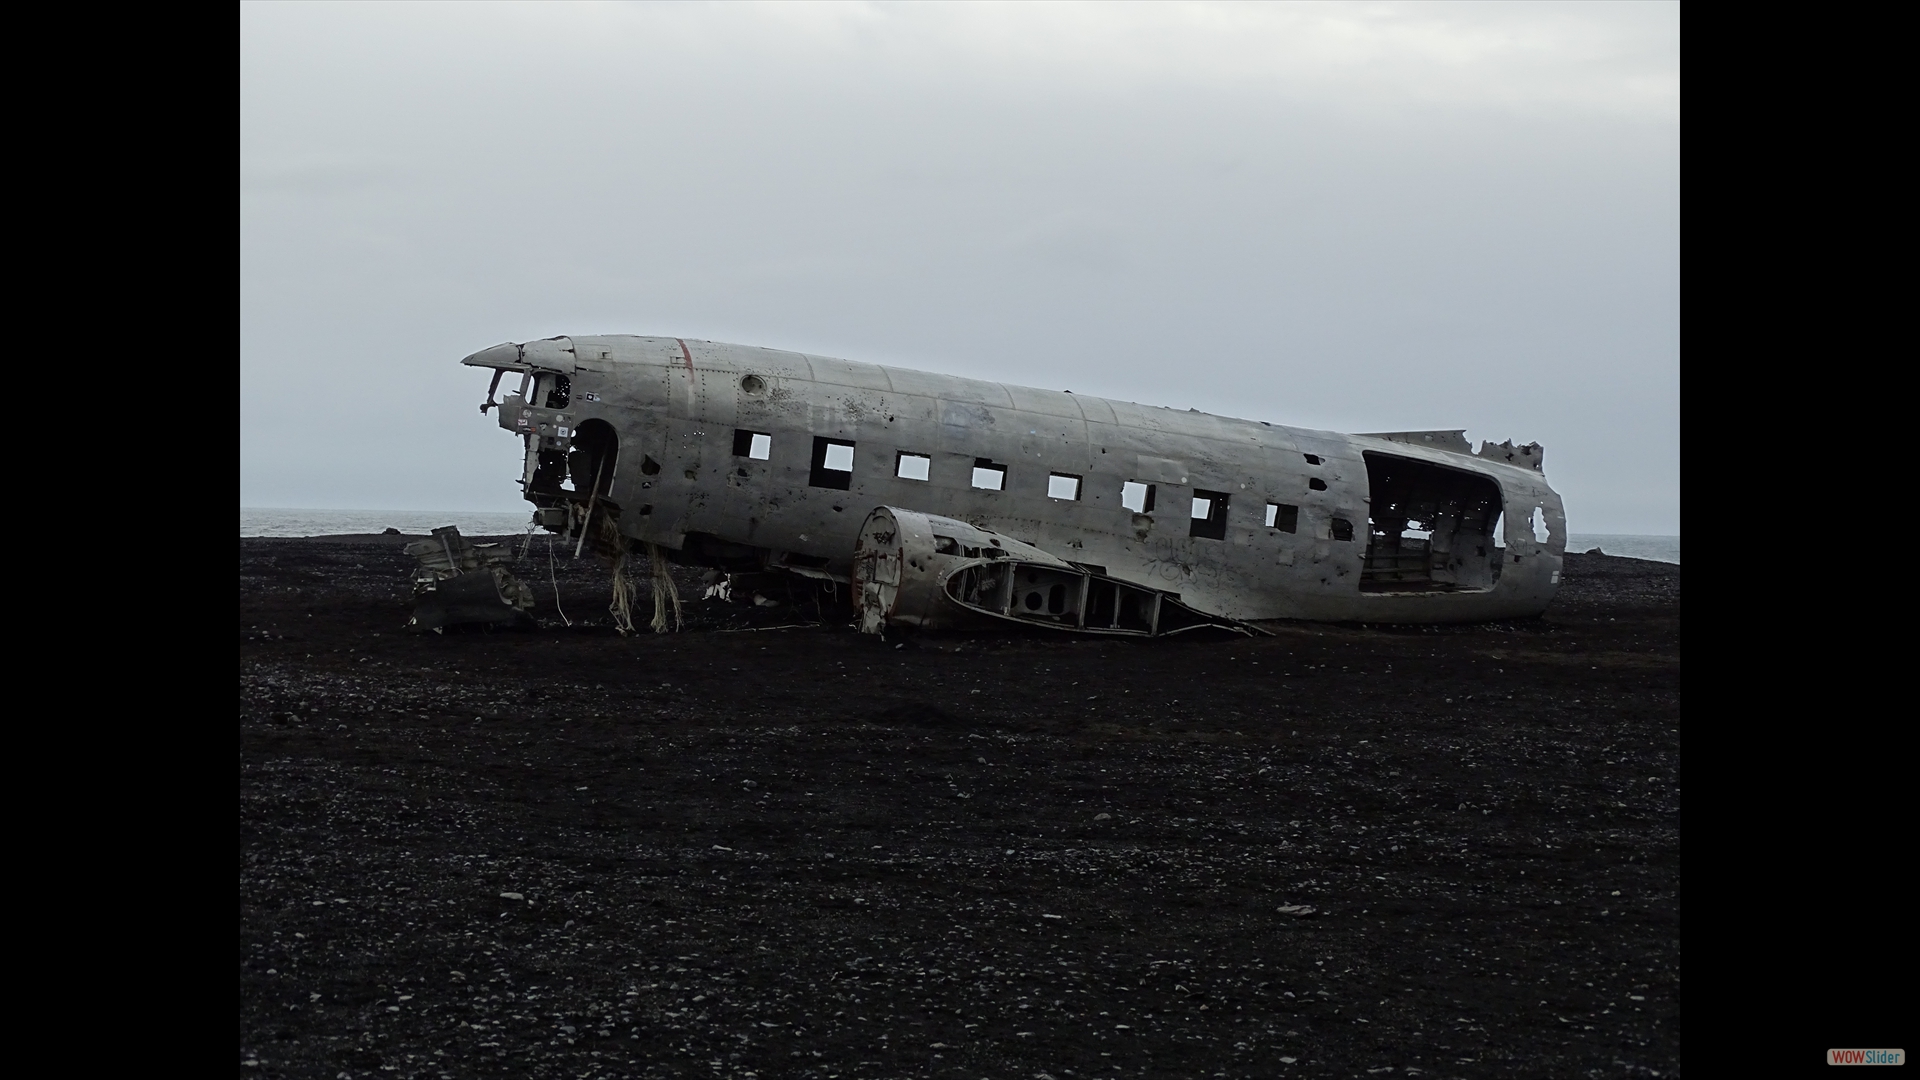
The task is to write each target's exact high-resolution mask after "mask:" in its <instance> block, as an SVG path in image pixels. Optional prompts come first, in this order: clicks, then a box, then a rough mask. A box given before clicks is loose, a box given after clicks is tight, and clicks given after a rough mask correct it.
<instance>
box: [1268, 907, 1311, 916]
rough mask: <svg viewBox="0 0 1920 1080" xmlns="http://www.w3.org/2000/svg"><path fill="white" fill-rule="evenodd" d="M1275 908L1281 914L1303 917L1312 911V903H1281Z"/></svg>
mask: <svg viewBox="0 0 1920 1080" xmlns="http://www.w3.org/2000/svg"><path fill="white" fill-rule="evenodd" d="M1275 910H1277V911H1279V912H1280V914H1282V915H1293V916H1296V917H1298V918H1305V917H1307V916H1308V915H1311V914H1313V913H1314V907H1313V905H1312V904H1281V905H1280V906H1279V907H1278V908H1277V909H1275Z"/></svg>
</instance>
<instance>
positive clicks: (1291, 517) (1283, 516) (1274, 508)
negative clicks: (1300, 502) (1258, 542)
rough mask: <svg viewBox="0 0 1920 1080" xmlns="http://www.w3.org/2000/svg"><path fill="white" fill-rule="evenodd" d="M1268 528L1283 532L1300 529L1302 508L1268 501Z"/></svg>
mask: <svg viewBox="0 0 1920 1080" xmlns="http://www.w3.org/2000/svg"><path fill="white" fill-rule="evenodd" d="M1267 528H1269V529H1279V530H1280V531H1281V532H1298V531H1300V508H1299V507H1297V506H1288V505H1287V504H1286V503H1268V504H1267Z"/></svg>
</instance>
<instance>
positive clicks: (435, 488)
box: [240, 3, 1680, 534]
mask: <svg viewBox="0 0 1920 1080" xmlns="http://www.w3.org/2000/svg"><path fill="white" fill-rule="evenodd" d="M1679 111H1680V19H1679V7H1678V5H1677V4H1668V3H1573V4H1558V3H1493V4H1447V3H1413V4H1398V3H1269V4H1253V3H1229V4H1210V3H1185V4H1074V3H1052V4H991V3H965V4H938V3H928V4H860V3H843V4H824V5H810V4H803V3H778V4H766V5H757V4H746V3H727V4H714V5H705V4H565V3H528V4H516V3H486V4H471V5H468V4H454V3H436V4H387V3H368V4H359V3H323V4H303V3H244V4H242V5H241V8H240V379H241V392H240V402H241V415H240V501H241V504H242V505H246V506H289V507H342V508H368V509H433V510H452V509H458V510H508V511H511V510H515V509H518V508H521V507H523V506H524V505H525V504H523V503H521V502H520V501H519V492H518V489H517V487H516V485H515V480H516V478H517V476H518V470H519V458H520V450H519V445H518V441H517V440H516V439H515V438H513V437H512V436H510V435H509V434H507V433H506V432H503V431H500V430H499V429H498V428H496V427H495V426H494V423H493V420H492V417H491V416H489V417H487V418H484V419H483V418H482V417H481V415H480V413H479V411H478V410H477V409H476V407H475V406H476V405H478V403H479V402H480V400H481V398H482V396H483V394H484V391H485V389H486V385H485V384H486V375H485V373H484V372H478V371H475V370H472V369H466V368H461V367H460V366H459V365H458V361H459V360H460V358H461V357H463V356H465V355H467V354H468V353H471V352H473V351H475V350H477V349H480V348H482V347H485V346H487V345H492V344H495V343H497V342H501V341H525V340H528V339H531V338H541V337H550V336H552V335H555V334H606V333H631V334H665V335H673V336H679V337H691V338H706V339H711V340H715V341H729V342H738V343H742V344H749V345H761V346H766V347H769V348H778V349H795V350H800V351H805V352H813V353H822V354H826V355H829V356H838V357H844V358H846V359H850V360H864V361H870V362H875V363H884V364H894V365H900V366H905V367H913V368H920V369H923V370H928V371H937V372H944V373H948V374H953V375H965V376H972V377H976V378H985V379H993V380H997V381H1001V382H1011V383H1019V384H1023V385H1028V386H1040V387H1052V388H1063V389H1071V390H1073V391H1075V392H1076V393H1086V394H1099V395H1102V396H1106V397H1115V398H1123V399H1127V400H1131V401H1139V402H1143V403H1147V404H1154V405H1168V406H1172V407H1175V408H1197V409H1201V410H1203V411H1206V412H1214V413H1221V414H1225V415H1229V416H1242V417H1250V418H1254V419H1260V420H1268V421H1272V422H1275V423H1284V424H1292V425H1299V426H1305V427H1315V428H1330V429H1334V430H1339V431H1386V430H1401V429H1415V428H1458V427H1464V428H1466V429H1467V435H1468V437H1469V438H1472V439H1474V440H1476V441H1478V440H1480V439H1487V438H1491V439H1493V440H1494V441H1496V442H1498V441H1500V440H1502V439H1507V438H1511V439H1514V440H1515V441H1516V442H1525V441H1539V442H1541V443H1543V444H1544V445H1545V446H1546V464H1547V477H1548V479H1549V480H1550V481H1551V482H1552V483H1553V484H1554V486H1555V487H1556V488H1557V489H1558V490H1559V491H1560V492H1561V493H1562V494H1563V495H1565V497H1566V502H1567V510H1568V519H1569V526H1570V528H1571V529H1572V530H1573V531H1576V532H1599V533H1668V534H1677V533H1678V532H1679V531H1680V413H1679V393H1680V391H1679V369H1680V356H1679V320H1680V315H1679V302H1680V296H1679V258H1680V247H1679V215H1680V204H1679V187H1680V160H1679V127H1680V120H1679Z"/></svg>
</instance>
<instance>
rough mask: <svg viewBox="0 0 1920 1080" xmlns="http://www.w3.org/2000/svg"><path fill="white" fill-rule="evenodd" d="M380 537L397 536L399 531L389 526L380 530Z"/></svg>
mask: <svg viewBox="0 0 1920 1080" xmlns="http://www.w3.org/2000/svg"><path fill="white" fill-rule="evenodd" d="M380 535H381V536H399V535H400V530H399V529H396V528H394V527H393V526H391V525H389V526H387V527H386V528H384V529H381V530H380Z"/></svg>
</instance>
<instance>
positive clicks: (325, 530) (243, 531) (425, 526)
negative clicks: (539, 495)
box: [240, 506, 1680, 563]
mask: <svg viewBox="0 0 1920 1080" xmlns="http://www.w3.org/2000/svg"><path fill="white" fill-rule="evenodd" d="M532 516H533V514H532V511H531V510H528V511H523V512H520V513H514V514H489V513H481V512H478V511H472V510H290V509H285V508H280V507H257V506H243V507H241V508H240V535H241V536H338V535H340V534H343V533H378V532H385V531H386V530H388V529H390V528H392V529H399V530H400V531H401V532H403V533H408V534H412V535H419V536H425V535H426V534H427V533H429V532H431V531H433V530H434V529H437V528H439V527H440V526H442V525H457V526H459V528H460V532H461V534H462V535H465V536H514V535H518V534H520V533H523V532H526V531H527V523H528V520H529V519H530V518H531V517H532ZM1594 548H1599V549H1600V550H1601V551H1604V552H1606V553H1607V554H1608V555H1624V556H1626V557H1627V558H1630V559H1651V560H1653V561H1655V562H1668V563H1678V562H1679V561H1680V538H1679V537H1677V536H1625V535H1619V534H1615V533H1573V534H1571V535H1570V536H1568V538H1567V550H1568V551H1591V550H1593V549H1594Z"/></svg>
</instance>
